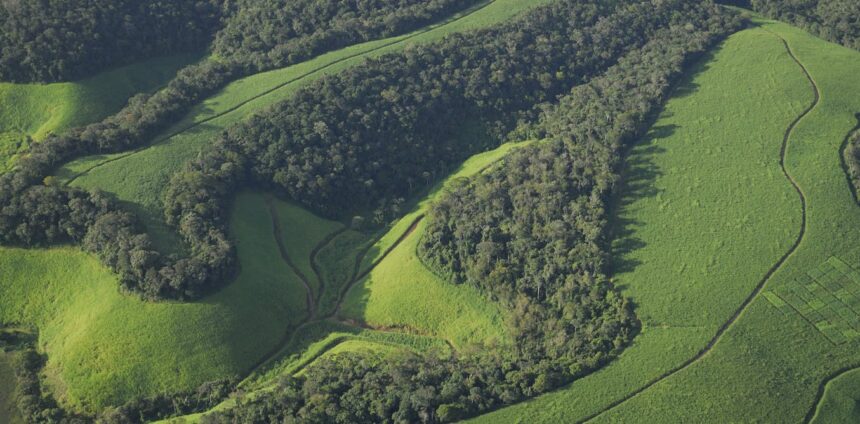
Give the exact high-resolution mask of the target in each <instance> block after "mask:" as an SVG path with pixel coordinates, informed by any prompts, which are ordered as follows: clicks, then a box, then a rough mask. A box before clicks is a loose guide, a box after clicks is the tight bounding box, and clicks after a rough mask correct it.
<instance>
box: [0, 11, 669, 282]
mask: <svg viewBox="0 0 860 424" xmlns="http://www.w3.org/2000/svg"><path fill="white" fill-rule="evenodd" d="M635 6H636V7H627V5H626V4H624V3H619V4H615V3H604V2H599V3H587V4H582V5H580V4H574V3H571V2H560V3H557V4H554V5H551V6H548V7H545V8H542V9H540V10H541V13H543V14H542V15H541V14H537V13H535V14H530V15H529V17H528V18H526V19H520V20H517V21H516V22H514V23H510V24H507V25H504V26H501V27H499V28H495V29H488V30H484V31H477V32H473V33H470V34H465V35H453V36H450V37H448V38H447V39H445V40H444V41H442V42H440V43H436V44H433V45H430V46H417V47H414V48H412V49H409V50H407V51H406V52H403V53H398V54H389V55H386V56H383V57H381V58H379V59H373V60H369V61H367V62H366V63H364V64H363V65H360V66H357V67H354V68H351V69H350V70H348V71H345V72H343V73H340V74H337V75H333V76H329V77H325V78H322V79H321V80H318V81H317V82H315V83H313V84H311V85H310V86H309V87H306V88H304V89H303V90H300V91H299V92H298V93H296V95H295V96H293V97H292V98H291V99H289V100H287V101H284V102H281V103H279V104H278V105H276V106H274V107H273V108H272V109H271V110H269V111H267V112H265V113H263V114H260V115H257V116H255V117H254V118H251V119H250V120H249V121H248V122H246V123H242V124H239V125H235V126H233V127H231V128H230V129H228V131H227V132H226V133H225V134H224V135H223V136H221V137H219V138H218V139H217V140H215V141H214V142H213V143H212V144H211V146H210V148H209V149H208V150H207V151H205V152H203V153H201V158H200V159H199V160H197V161H194V162H193V163H192V164H191V165H190V166H189V167H188V169H187V170H186V171H184V172H181V173H178V174H177V175H176V176H174V178H173V179H172V180H171V184H170V186H169V188H168V190H167V193H166V195H165V215H166V220H167V222H168V224H170V225H173V226H175V227H176V229H177V230H178V232H179V234H180V236H181V237H182V238H183V239H184V241H185V242H186V243H187V245H188V246H190V254H189V255H188V256H186V257H181V258H173V257H165V256H164V255H161V254H160V253H159V252H158V251H157V250H155V248H154V247H153V245H152V242H151V240H150V238H149V236H148V235H147V234H146V232H145V229H144V228H142V227H141V226H140V224H139V223H138V221H137V219H135V217H134V216H133V215H132V214H130V213H129V212H127V211H125V210H122V209H121V208H119V207H118V206H117V205H116V204H115V202H113V201H111V199H109V198H108V197H107V196H105V195H103V194H100V193H98V192H85V191H83V190H80V189H75V188H66V187H56V186H52V185H46V184H44V181H45V177H46V176H48V175H50V172H51V171H52V170H53V169H55V168H56V167H57V166H59V165H60V164H62V163H64V162H65V161H67V160H70V159H72V158H75V157H80V156H83V155H86V154H93V153H109V152H116V151H123V150H128V149H130V148H132V147H134V146H135V145H136V144H138V143H139V142H140V140H145V139H148V138H149V137H151V136H152V135H153V132H154V130H155V129H156V128H158V127H159V126H160V125H159V123H160V122H161V121H162V116H163V115H165V114H166V115H168V116H170V115H173V114H176V113H178V112H179V111H180V110H181V109H182V108H183V107H184V106H185V105H189V106H190V105H191V104H194V103H196V102H197V101H198V100H199V99H197V98H196V97H195V96H194V94H195V93H196V92H198V91H200V90H201V89H205V87H209V86H212V85H218V84H222V83H223V82H224V81H226V80H227V79H228V78H229V75H231V74H230V72H229V71H228V72H225V71H224V70H225V69H226V70H229V69H232V68H230V67H229V65H225V64H223V63H220V62H208V64H204V65H200V66H198V67H196V68H195V67H192V68H189V69H186V70H184V71H182V72H180V73H179V75H178V77H177V79H176V80H174V81H172V82H171V83H170V85H169V86H168V87H167V88H166V89H165V90H162V91H160V92H158V93H156V94H155V95H153V96H151V97H145V96H140V97H136V98H134V99H132V102H131V103H130V105H129V107H127V108H125V109H124V110H123V111H121V112H120V113H118V114H117V115H114V116H112V117H109V118H107V119H106V120H104V121H102V122H101V123H97V124H93V125H90V126H88V127H86V128H84V129H79V130H73V131H70V132H69V133H67V134H64V135H62V136H58V137H51V138H48V139H47V140H45V141H43V142H40V143H35V144H33V145H32V146H31V148H30V149H29V151H28V153H27V154H26V155H24V156H23V157H21V158H20V159H19V161H18V163H17V168H16V169H15V170H14V171H13V172H11V173H8V174H4V175H2V176H0V205H2V206H0V242H2V243H4V244H17V245H25V246H34V245H36V246H37V245H49V244H54V243H58V242H73V243H78V244H81V245H82V247H83V248H84V249H85V250H86V251H89V252H93V253H95V254H96V255H97V256H98V257H99V258H100V259H101V260H102V262H103V263H104V264H106V265H107V266H108V267H110V269H112V270H114V271H115V272H117V274H119V277H120V284H121V287H123V288H124V289H125V290H128V291H133V292H137V293H140V294H141V295H143V296H144V297H146V298H150V299H164V298H172V299H193V298H197V297H200V296H201V295H202V294H203V293H205V292H207V290H208V291H211V290H212V289H214V288H215V287H217V286H218V284H221V283H223V282H225V281H229V279H230V277H231V276H232V274H233V272H234V271H235V266H236V259H235V251H234V246H233V244H232V242H231V241H230V240H229V238H228V236H227V234H226V229H225V225H226V221H227V219H226V213H227V210H226V205H228V204H229V203H230V196H231V195H232V193H233V192H235V190H236V189H237V188H238V187H239V186H240V185H255V186H258V187H262V188H269V189H275V190H277V191H280V192H284V193H285V194H287V195H289V196H290V197H292V198H293V199H295V200H296V201H298V202H300V203H302V204H304V205H305V206H308V207H309V208H311V209H313V210H316V211H318V212H320V213H322V214H324V215H327V216H332V215H333V214H335V213H336V211H338V210H341V209H350V208H354V207H357V206H358V207H364V206H369V207H375V208H377V209H378V210H379V211H381V212H380V213H379V214H378V215H380V216H382V217H390V216H391V215H393V214H395V213H396V212H397V210H396V205H398V204H399V203H400V202H401V200H400V199H402V198H403V197H405V196H406V195H408V194H409V193H410V192H414V191H416V187H415V185H414V184H413V183H411V182H412V181H416V180H419V179H421V178H422V177H423V175H425V173H430V174H431V175H436V174H438V173H439V170H440V169H444V168H445V167H446V166H447V164H448V163H454V162H457V161H459V160H461V159H463V158H464V157H466V156H468V155H469V154H471V153H474V152H476V151H478V150H480V148H481V147H482V146H478V145H475V144H476V143H473V144H462V145H449V144H450V143H448V144H446V142H447V141H448V140H450V139H451V138H450V137H449V136H450V134H451V133H452V130H455V129H456V127H455V125H456V123H457V122H459V121H460V120H461V118H462V117H464V116H474V117H475V118H477V119H482V120H483V121H485V122H488V125H489V127H490V128H495V130H494V131H495V132H496V133H497V134H501V133H503V132H504V131H505V129H506V128H510V127H511V125H512V123H515V122H516V120H517V119H518V118H519V117H520V116H522V114H526V115H527V114H528V112H529V111H530V110H531V108H532V106H533V105H535V104H537V103H539V102H545V101H548V100H550V99H552V98H553V97H554V96H556V95H558V94H560V93H562V92H564V91H565V90H568V89H570V87H572V86H573V85H575V84H578V83H580V82H582V81H583V80H584V79H585V78H588V77H589V76H591V75H595V74H597V73H599V72H600V71H601V70H603V69H605V68H606V67H607V66H609V65H610V64H612V63H613V61H614V60H615V59H616V58H617V57H618V56H619V55H620V54H622V53H623V52H624V51H625V49H630V48H636V47H637V46H638V45H640V44H641V43H642V42H643V40H644V39H645V37H647V36H648V35H649V34H651V33H653V32H654V31H656V30H657V29H658V28H660V27H662V26H665V25H667V24H668V23H669V19H670V17H671V13H670V9H669V8H667V7H664V8H658V9H655V10H657V11H662V12H663V13H662V14H656V13H652V14H648V13H645V12H642V11H640V10H639V9H642V8H646V7H647V6H643V5H642V4H638V5H635ZM616 9H617V11H616ZM613 11H616V13H612V12H613ZM619 28H627V30H626V31H620V30H619ZM210 64H211V66H212V68H205V69H204V67H207V66H210ZM195 71H196V72H195ZM177 97H178V98H179V99H181V100H182V101H178V100H176V98H177ZM153 104H155V105H158V106H155V107H153V106H152V105H153Z"/></svg>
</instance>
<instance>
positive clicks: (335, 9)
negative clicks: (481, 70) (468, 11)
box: [212, 0, 478, 70]
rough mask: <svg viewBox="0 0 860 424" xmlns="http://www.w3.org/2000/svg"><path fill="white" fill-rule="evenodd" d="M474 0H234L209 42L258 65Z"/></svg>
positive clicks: (395, 28)
mask: <svg viewBox="0 0 860 424" xmlns="http://www.w3.org/2000/svg"><path fill="white" fill-rule="evenodd" d="M477 1H478V0H348V1H343V0H338V1H331V0H239V1H236V2H235V5H233V7H234V8H235V10H236V12H235V13H233V14H232V16H231V17H230V19H228V20H227V22H226V24H225V26H224V29H223V30H221V31H220V32H219V33H218V35H217V37H216V38H215V41H214V43H213V47H212V50H213V51H214V52H215V53H216V54H218V55H219V56H221V57H224V58H227V59H230V60H239V61H242V62H244V63H246V64H248V65H249V66H253V67H254V68H256V69H258V70H262V69H271V68H274V67H281V66H286V65H289V64H293V63H298V62H301V61H303V60H306V59H307V58H310V57H312V56H314V55H316V54H319V53H320V52H324V51H329V50H334V49H336V48H339V47H344V46H348V45H352V44H356V43H359V42H362V41H367V40H370V39H373V38H378V37H390V36H393V35H397V34H402V33H405V32H407V31H409V30H411V29H414V28H417V27H419V26H421V25H424V24H426V23H428V22H430V21H432V20H434V19H438V18H439V17H441V16H447V15H450V14H452V13H453V12H455V11H457V10H462V9H463V8H465V6H468V5H470V4H475V3H477Z"/></svg>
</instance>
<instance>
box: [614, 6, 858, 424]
mask: <svg viewBox="0 0 860 424" xmlns="http://www.w3.org/2000/svg"><path fill="white" fill-rule="evenodd" d="M764 28H765V29H768V30H770V31H773V32H776V33H778V34H780V35H782V36H783V37H785V38H786V39H787V40H788V43H789V44H790V46H791V48H792V49H793V50H794V52H795V54H796V55H797V56H798V58H799V60H800V61H801V62H802V63H803V64H804V65H806V67H807V68H808V69H809V72H810V74H811V75H812V77H813V79H814V80H815V81H816V83H817V85H818V87H819V89H820V91H821V96H822V97H821V103H820V104H819V105H818V106H817V107H816V108H815V109H814V110H813V111H812V112H811V113H810V114H809V115H808V116H807V117H806V118H804V120H803V121H801V122H800V124H799V126H798V127H797V128H796V131H795V132H794V134H793V136H792V138H791V141H790V146H789V149H788V152H787V161H786V165H787V168H788V170H789V172H790V173H791V174H792V175H794V177H795V179H796V180H797V182H798V184H799V185H800V187H801V189H802V190H803V192H804V193H805V195H806V198H807V202H808V210H807V219H808V226H807V232H806V236H805V237H804V239H803V242H802V243H801V244H800V246H799V248H798V250H797V251H796V252H795V253H794V255H792V256H791V257H790V258H789V260H788V262H787V263H786V266H785V267H784V268H783V269H781V270H780V271H779V272H777V273H776V274H775V275H774V277H773V279H772V280H771V281H770V282H769V283H768V286H767V287H766V289H768V290H776V291H779V290H780V289H781V288H782V287H784V286H786V285H790V284H792V283H793V282H794V281H795V280H796V279H797V278H800V277H801V276H802V275H804V274H805V273H807V272H809V271H810V270H812V269H815V268H817V267H818V266H819V265H820V264H822V263H824V262H825V261H827V260H828V258H830V257H832V256H838V257H840V258H841V259H842V260H844V261H845V262H846V263H848V264H852V266H854V267H855V268H856V267H857V264H860V255H858V250H857V249H858V247H860V246H858V245H860V241H858V237H857V229H858V228H860V208H858V207H857V204H856V203H855V202H854V200H853V198H852V195H851V191H850V190H849V187H848V185H847V181H846V178H845V175H844V173H843V171H842V169H841V166H840V148H841V144H842V141H843V139H844V137H845V135H846V134H847V133H848V131H849V130H850V129H851V128H852V127H853V126H854V125H855V124H856V120H855V118H854V114H855V113H856V112H858V111H860V97H858V96H857V95H856V92H857V87H860V53H858V52H856V51H853V50H849V49H847V48H843V47H841V46H838V45H835V44H831V43H827V42H824V41H822V40H820V39H817V38H814V37H812V36H810V35H809V34H807V33H805V32H803V31H801V30H799V29H796V28H792V27H790V26H788V25H785V24H778V23H766V24H764ZM755 60H757V59H755ZM750 62H751V63H752V62H754V60H753V59H751V60H750ZM796 72H797V73H800V69H799V68H797V69H796ZM807 87H808V83H807ZM807 89H808V88H807ZM762 205H767V203H764V202H762ZM768 206H769V205H768ZM857 348H858V345H857V342H856V341H855V342H851V343H845V344H841V345H838V346H834V345H833V344H832V343H830V342H829V341H828V339H827V338H826V337H825V336H824V335H823V334H822V333H821V332H820V331H818V330H817V329H816V328H815V327H813V326H811V325H810V324H809V323H808V322H806V321H805V320H803V319H802V318H801V317H800V316H798V315H794V316H787V315H784V314H783V313H782V312H780V311H779V309H778V308H776V307H774V306H773V305H772V304H771V303H770V302H768V301H767V300H766V299H765V298H764V297H763V296H759V297H758V298H757V299H756V300H755V301H754V302H753V304H752V305H751V306H750V308H749V309H748V310H747V311H746V312H745V313H744V314H743V315H742V316H741V318H740V320H739V321H738V322H737V323H736V325H734V326H733V327H732V328H731V329H730V330H729V331H728V332H727V333H726V334H725V335H724V337H723V338H722V340H721V341H720V342H719V343H718V344H717V345H716V346H715V348H714V350H713V351H712V352H711V353H710V354H709V355H708V356H706V357H705V358H703V360H702V361H699V362H698V363H696V364H695V365H694V366H692V367H690V368H688V369H687V370H686V371H684V372H681V373H679V374H677V375H675V376H673V377H672V378H670V379H667V380H666V381H664V382H662V383H660V384H658V385H656V386H654V387H652V388H651V389H650V390H648V391H646V392H644V393H642V394H641V395H640V396H637V397H635V398H633V399H632V400H631V401H630V402H628V403H626V404H624V405H623V406H622V407H620V408H618V409H617V410H615V411H613V413H611V414H607V415H606V416H605V417H604V418H605V421H624V420H631V419H633V417H637V418H636V419H639V420H646V421H647V420H649V419H656V418H657V417H658V416H659V417H660V419H662V420H668V421H696V420H703V419H704V418H705V417H706V418H707V419H708V420H709V421H714V422H740V421H743V422H751V421H760V422H799V421H801V420H802V419H803V417H804V416H805V415H806V414H807V412H808V411H809V410H810V409H811V408H813V407H814V405H813V403H814V402H815V397H816V393H817V392H818V387H819V384H820V383H821V382H822V381H824V380H825V379H826V378H827V377H828V376H829V375H830V374H831V373H833V372H834V371H836V370H838V369H841V368H843V367H856V366H857V365H860V364H858V356H857Z"/></svg>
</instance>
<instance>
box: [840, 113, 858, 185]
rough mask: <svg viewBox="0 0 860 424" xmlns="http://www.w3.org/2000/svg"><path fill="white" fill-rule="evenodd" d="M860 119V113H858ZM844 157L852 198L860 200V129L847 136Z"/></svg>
mask: <svg viewBox="0 0 860 424" xmlns="http://www.w3.org/2000/svg"><path fill="white" fill-rule="evenodd" d="M858 119H860V115H858ZM844 155H845V157H844V158H843V160H844V163H845V167H846V168H847V169H846V170H845V171H846V172H847V173H848V180H849V181H850V183H851V184H852V186H853V187H852V191H853V192H854V200H856V201H857V202H860V197H858V195H857V193H858V192H860V131H854V132H853V133H852V134H850V135H849V136H848V139H847V140H846V144H845V152H844Z"/></svg>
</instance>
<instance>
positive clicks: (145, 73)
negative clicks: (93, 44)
mask: <svg viewBox="0 0 860 424" xmlns="http://www.w3.org/2000/svg"><path fill="white" fill-rule="evenodd" d="M198 57H199V55H196V54H187V55H178V56H169V57H162V58H156V59H150V60H147V61H143V62H140V63H136V64H133V65H128V66H124V67H121V68H116V69H112V70H108V71H105V72H102V73H100V74H98V75H95V76H93V77H90V78H86V79H82V80H79V81H74V82H65V83H54V84H46V85H40V84H12V83H7V82H0V110H2V111H3V112H2V113H0V172H2V171H4V170H6V169H8V168H9V167H10V166H11V165H12V162H11V160H10V159H11V156H12V155H13V154H15V153H17V150H18V149H15V148H14V146H12V143H13V142H15V141H20V140H23V139H25V138H26V137H32V138H33V139H35V140H41V139H43V138H44V137H45V136H46V135H48V134H49V133H61V132H63V131H64V130H67V129H69V128H74V127H79V126H83V125H86V124H90V123H92V122H97V121H99V120H101V119H102V118H104V117H106V116H108V115H110V114H112V113H114V112H116V111H117V110H119V109H120V108H122V107H123V106H124V105H125V104H126V102H127V101H128V99H129V98H130V97H131V96H133V95H135V94H137V93H141V92H149V91H152V90H154V89H156V88H158V87H160V86H162V85H163V84H164V83H166V82H167V81H169V80H170V79H171V78H172V77H173V75H174V74H175V73H176V71H177V70H179V69H180V68H181V67H183V66H185V65H187V64H189V63H191V62H193V61H194V60H196V59H197V58H198Z"/></svg>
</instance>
